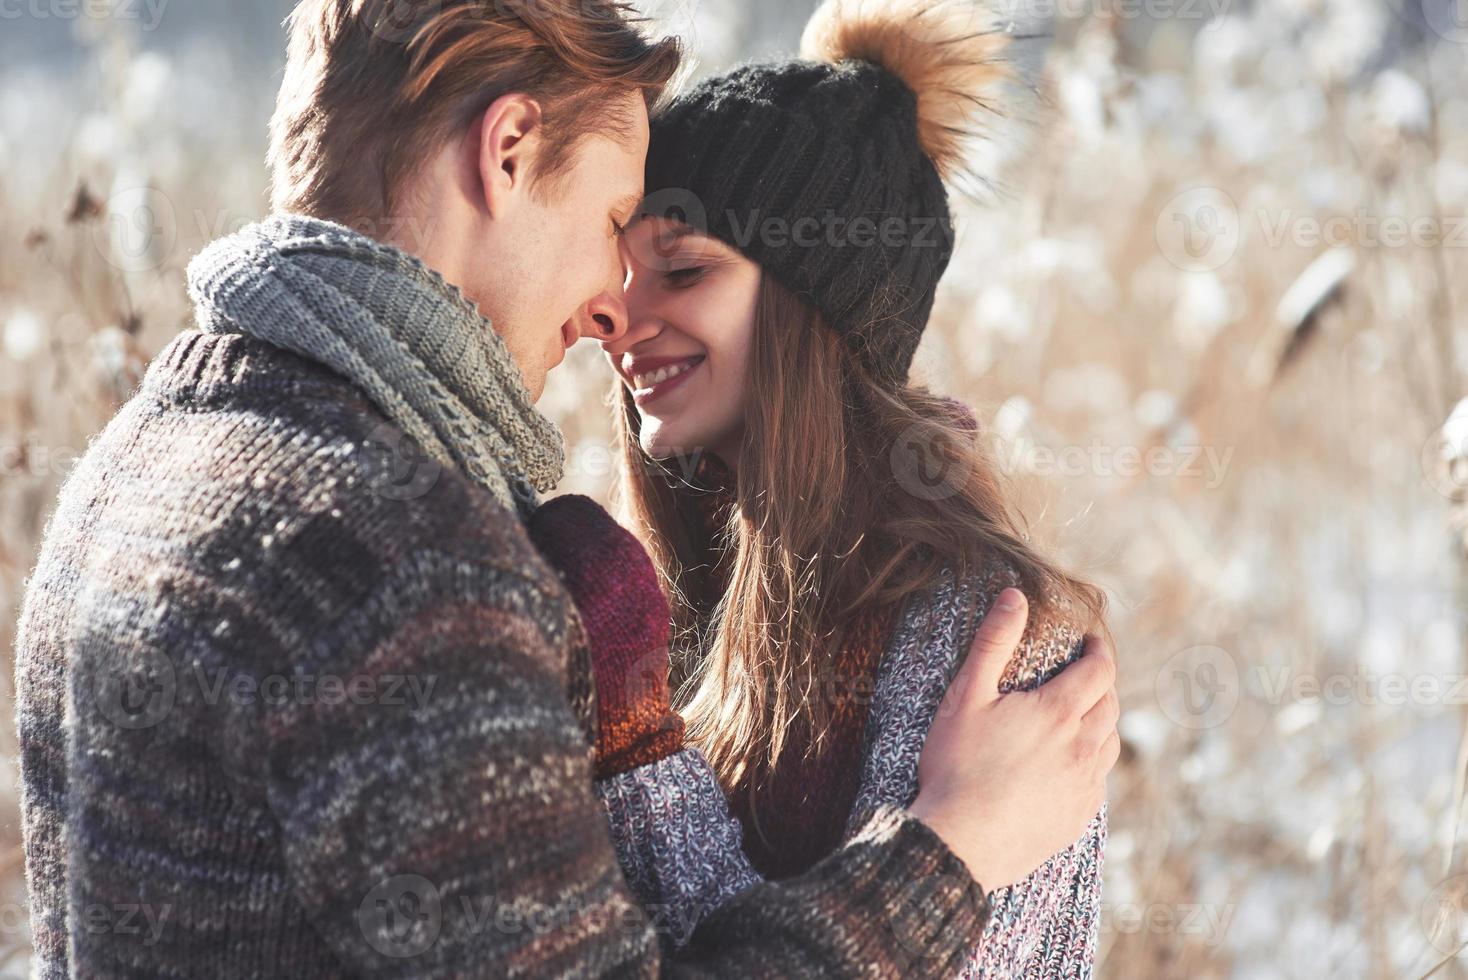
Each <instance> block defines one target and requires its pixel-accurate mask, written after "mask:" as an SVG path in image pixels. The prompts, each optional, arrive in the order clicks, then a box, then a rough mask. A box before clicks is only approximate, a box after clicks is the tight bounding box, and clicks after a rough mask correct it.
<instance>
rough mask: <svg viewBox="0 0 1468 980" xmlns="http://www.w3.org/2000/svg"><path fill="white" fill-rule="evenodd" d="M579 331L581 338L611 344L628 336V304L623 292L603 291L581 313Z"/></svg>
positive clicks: (578, 319)
mask: <svg viewBox="0 0 1468 980" xmlns="http://www.w3.org/2000/svg"><path fill="white" fill-rule="evenodd" d="M576 326H577V329H578V330H580V332H581V336H583V337H590V338H591V339H592V340H600V341H601V342H602V343H606V344H610V343H615V342H616V341H618V340H621V339H622V338H623V337H625V336H626V335H627V303H626V301H625V300H624V299H623V298H622V291H621V290H620V289H619V290H617V291H616V292H612V291H611V290H605V291H603V292H602V293H601V294H600V295H599V296H597V297H596V298H595V299H593V300H592V301H591V302H590V303H587V304H586V307H585V308H584V309H583V310H582V311H581V315H580V316H579V317H577V324H576Z"/></svg>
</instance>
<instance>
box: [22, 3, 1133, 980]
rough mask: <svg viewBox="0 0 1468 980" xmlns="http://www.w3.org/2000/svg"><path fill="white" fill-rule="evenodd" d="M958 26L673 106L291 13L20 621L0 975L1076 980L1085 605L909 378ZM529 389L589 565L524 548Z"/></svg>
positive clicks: (545, 26)
mask: <svg viewBox="0 0 1468 980" xmlns="http://www.w3.org/2000/svg"><path fill="white" fill-rule="evenodd" d="M985 16H986V15H985V12H984V11H983V10H982V9H980V8H977V7H975V6H974V5H972V4H968V3H959V2H954V0H862V2H856V0H843V2H838V0H828V2H827V4H826V5H824V6H822V7H821V8H820V9H819V10H818V11H817V12H816V13H815V15H814V16H813V19H812V21H811V23H810V24H809V25H808V28H807V30H806V33H805V37H804V39H803V41H802V51H801V57H800V58H798V59H792V60H786V61H779V62H768V63H762V64H756V65H747V66H742V67H740V68H736V69H734V70H733V71H731V72H729V73H728V74H725V75H722V76H719V77H715V78H711V79H708V80H706V81H704V82H702V83H700V84H699V85H697V86H695V87H693V88H691V89H690V90H688V91H686V92H684V93H682V94H678V95H672V94H671V93H669V92H668V91H667V89H668V88H669V87H670V85H671V80H672V79H673V78H674V76H675V74H676V72H677V70H678V67H679V60H680V54H679V50H678V47H677V45H676V43H675V42H672V41H668V40H664V41H657V42H654V41H650V40H648V39H647V38H646V37H645V36H644V35H643V34H642V33H640V31H639V29H638V27H637V25H636V24H635V23H634V22H633V21H632V20H631V19H630V18H629V17H628V16H627V15H626V12H625V11H624V10H623V9H622V7H621V6H620V5H618V4H615V3H611V2H603V0H493V2H491V0H422V2H401V0H399V2H390V0H304V2H302V3H300V4H299V5H298V6H297V8H296V9H295V11H294V13H293V14H292V16H291V19H290V22H289V25H290V47H289V53H288V61H287V67H286V73H285V78H284V83H283V85H282V88H281V93H280V99H279V103H278V106H277V111H276V115H275V118H274V120H273V122H272V149H271V164H272V168H273V173H272V177H273V206H274V213H273V214H272V215H271V216H270V217H269V218H267V219H266V220H264V221H262V222H260V223H259V224H256V225H252V226H250V227H248V228H246V229H244V230H242V231H241V232H239V233H237V234H235V235H232V236H230V237H228V238H225V239H221V240H220V241H217V242H215V243H213V244H212V245H210V246H209V247H208V248H206V249H205V250H204V251H203V252H202V253H201V254H200V255H199V256H198V257H196V258H195V260H194V261H193V262H192V263H191V265H190V269H189V290H190V295H191V297H192V298H193V300H194V303H195V306H196V324H195V327H194V328H193V329H189V330H186V331H184V332H183V333H182V334H180V335H179V336H178V337H177V338H176V339H175V340H174V341H172V342H171V343H170V344H169V345H168V346H167V347H166V348H165V349H164V350H163V351H162V352H161V353H160V354H159V355H158V356H157V357H156V358H155V359H154V361H153V363H152V364H151V365H150V367H149V369H148V372H147V375H146V377H145V379H144V381H143V382H142V384H141V386H140V389H139V390H138V392H137V393H136V394H135V396H134V397H133V398H132V399H131V400H130V401H129V402H128V403H127V405H126V406H125V407H124V408H123V409H122V410H121V412H120V413H119V414H118V416H117V417H116V418H115V419H114V420H113V421H112V423H111V424H110V425H109V426H108V427H107V428H106V430H105V431H104V432H103V433H102V434H101V435H100V436H99V437H98V438H97V439H96V440H95V442H94V443H93V445H92V446H91V448H90V449H89V451H88V452H87V454H86V456H85V457H84V459H83V461H82V463H81V464H80V465H79V466H78V467H77V469H76V471H75V472H74V473H73V475H72V476H71V477H70V478H69V479H68V481H67V483H66V485H65V487H64V488H63V491H62V494H61V497H60V500H59V502H58V506H57V509H56V512H55V514H54V516H53V517H52V519H51V523H50V525H49V527H48V530H47V533H46V538H45V542H44V544H43V548H42V552H41V556H40V559H39V562H38V564H37V567H36V569H35V572H34V574H33V575H32V577H31V578H30V580H29V582H28V590H27V596H26V603H25V608H24V612H23V615H22V620H21V626H20V632H19V640H18V658H17V661H18V662H17V673H18V677H17V682H18V708H17V711H18V720H19V725H20V733H21V745H22V774H23V816H24V824H25V827H24V829H25V844H26V862H27V877H28V882H29V886H30V893H31V916H32V932H33V935H34V940H35V959H34V972H35V974H36V975H37V976H39V977H46V978H51V977H73V976H76V977H80V976H86V977H92V976H104V977H112V976H117V977H221V978H233V977H339V976H363V977H368V976H371V977H499V976H509V975H519V976H530V977H540V976H562V975H565V976H592V975H603V974H618V975H622V974H629V975H656V974H662V973H666V974H669V975H687V976H705V975H707V976H741V977H742V976H768V977H782V978H783V977H804V976H808V977H818V976H820V977H824V976H838V977H840V976H882V977H907V976H918V977H921V976H934V977H941V976H984V977H1009V976H1024V977H1047V978H1048V977H1084V976H1089V975H1090V974H1091V971H1092V967H1093V962H1094V957H1095V944H1096V939H1097V933H1098V928H1099V904H1100V872H1101V858H1102V852H1103V849H1104V844H1105V839H1106V813H1105V777H1106V774H1107V772H1108V771H1109V770H1110V769H1111V767H1112V765H1113V764H1114V762H1115V759H1116V756H1117V750H1118V741H1117V736H1116V732H1115V727H1116V720H1117V713H1118V708H1117V702H1116V695H1115V690H1114V676H1115V669H1114V663H1113V658H1112V654H1111V652H1110V649H1109V646H1108V644H1107V643H1106V642H1105V641H1104V639H1101V638H1100V637H1099V636H1098V635H1096V634H1104V623H1103V620H1102V602H1101V598H1100V594H1099V593H1098V592H1097V590H1096V589H1095V588H1094V587H1092V586H1090V585H1088V584H1086V583H1085V582H1082V581H1080V580H1078V579H1076V578H1074V577H1073V576H1071V575H1069V574H1067V573H1066V572H1064V571H1063V570H1062V569H1061V568H1059V567H1058V566H1057V565H1056V564H1055V563H1054V562H1052V561H1051V560H1050V559H1048V558H1047V557H1046V556H1044V555H1043V554H1041V553H1039V552H1038V551H1037V550H1035V549H1034V548H1033V547H1032V546H1031V545H1030V544H1028V543H1027V542H1026V540H1025V537H1024V536H1023V534H1022V532H1021V530H1020V528H1019V526H1018V524H1017V521H1016V519H1015V517H1014V516H1013V515H1012V512H1011V509H1010V507H1009V504H1008V502H1007V500H1006V499H1005V497H1004V495H1003V491H1002V488H1001V486H1000V484H999V482H998V480H997V478H996V468H995V467H994V465H993V463H992V462H991V461H990V460H989V458H988V457H987V455H986V454H985V452H984V451H983V448H982V440H981V439H980V436H979V433H978V425H977V422H976V420H975V418H974V416H973V414H972V413H971V412H969V411H968V410H967V409H966V408H965V407H964V406H962V405H960V404H958V403H956V402H953V401H951V400H947V399H943V398H940V397H938V396H936V395H934V394H932V393H930V392H929V391H927V390H925V389H924V388H922V387H920V386H919V385H917V384H915V383H914V382H912V381H911V380H910V379H909V370H910V366H911V363H912V359H913V354H914V351H915V350H916V348H917V345H918V342H919V339H920V337H921V335H922V332H923V329H924V326H925V324H926V321H927V318H928V314H929V311H930V309H931V307H932V303H933V296H934V291H935V289H936V286H937V283H938V280H939V278H940V277H941V275H942V274H943V271H944V269H945V267H946V265H947V263H948V259H949V257H950V254H951V251H952V243H953V228H952V223H951V219H950V216H949V205H948V190H947V188H948V187H950V186H953V185H954V184H955V183H957V182H959V181H961V180H962V179H964V177H965V176H966V175H968V174H969V173H970V168H971V163H970V161H969V160H968V159H967V156H966V153H967V149H968V147H969V146H970V144H971V141H972V139H973V138H974V137H975V136H979V135H982V131H981V130H979V129H977V127H980V126H981V125H982V124H983V122H984V116H985V114H986V113H993V112H995V111H998V112H1001V113H1002V112H1003V108H1004V105H1003V92H1004V88H1005V85H1006V84H1008V82H1009V81H1010V79H1009V73H1008V70H1007V68H1006V62H1005V47H1004V42H1005V38H1006V35H1005V33H1004V29H1003V25H1002V24H1000V23H998V22H994V21H987V20H985V19H984V17H985ZM771 219H773V220H774V221H777V222H779V224H780V226H781V227H780V229H779V233H775V230H774V229H773V226H772V225H771V224H770V221H771ZM751 228H754V229H757V230H756V231H755V232H754V233H753V234H751V233H750V232H749V230H750V229H751ZM404 229H411V233H409V232H407V231H405V230H404ZM582 338H589V339H592V340H593V341H595V342H597V343H599V344H600V345H601V346H602V348H603V350H604V351H605V353H606V356H607V359H608V361H609V364H610V368H611V372H610V373H611V374H613V375H614V377H615V380H614V408H613V411H614V413H615V417H616V426H617V432H618V438H619V439H620V441H621V449H622V453H623V461H624V464H625V466H624V485H623V491H624V493H623V496H624V499H625V504H626V511H627V513H626V520H627V524H628V526H629V527H630V528H631V529H632V530H631V531H629V530H626V529H624V527H623V525H621V524H619V523H618V522H616V521H615V520H614V519H613V518H612V517H610V516H609V515H608V514H607V513H606V512H605V511H603V510H602V509H601V508H600V507H599V506H598V505H596V504H595V503H593V502H592V501H590V500H588V499H586V498H584V497H576V496H569V497H554V498H550V499H545V496H544V495H546V494H548V493H549V492H550V491H552V490H553V489H554V488H555V486H556V484H557V482H558V481H559V479H560V476H561V472H562V466H563V443H562V440H561V436H560V434H559V432H558V431H557V430H556V428H555V427H554V426H553V425H552V424H551V423H550V422H549V421H548V420H547V419H546V418H545V417H544V416H543V415H541V414H540V413H539V412H537V411H536V409H535V407H534V403H535V401H536V400H537V398H538V397H539V396H540V394H541V392H542V390H543V388H544V384H545V380H546V376H547V374H548V373H549V372H550V371H551V370H553V369H554V368H555V367H556V366H558V365H559V364H560V362H561V361H562V359H563V358H564V356H565V352H566V350H567V349H568V348H569V347H570V346H571V345H572V344H573V343H575V342H577V341H578V340H580V339H582ZM405 462H407V463H411V464H412V465H411V466H410V467H409V468H408V479H407V480H406V481H405V480H404V479H403V477H404V467H405ZM933 466H936V467H937V468H938V469H937V472H938V473H939V474H940V478H939V479H937V480H936V481H935V480H933V479H929V478H928V477H930V476H931V475H932V473H933V469H932V467H933ZM634 531H635V533H633V532H634ZM199 677H208V678H215V679H223V680H224V681H225V682H226V683H225V684H223V685H220V684H214V683H207V684H206V683H199V682H198V681H197V678H199ZM404 678H407V679H408V680H410V681H413V683H412V684H410V685H407V687H408V689H411V690H414V691H418V692H420V693H421V695H422V696H421V697H415V698H402V697H389V696H386V694H385V692H387V691H389V690H398V689H399V688H401V687H402V686H403V685H400V684H397V683H396V682H397V681H399V680H402V679H404ZM326 679H331V681H332V683H331V684H330V685H328V684H325V683H323V682H324V680H326ZM281 681H294V682H295V683H278V682H281ZM273 682H275V683H273ZM221 692H223V693H221ZM129 909H131V910H133V911H137V910H139V909H141V910H143V911H144V912H145V913H147V914H146V919H147V921H149V922H151V923H153V924H154V927H153V928H151V929H150V930H148V931H147V932H146V933H142V932H140V931H139V930H135V929H129V928H126V927H125V924H124V921H125V920H124V914H125V913H126V911H127V910H129Z"/></svg>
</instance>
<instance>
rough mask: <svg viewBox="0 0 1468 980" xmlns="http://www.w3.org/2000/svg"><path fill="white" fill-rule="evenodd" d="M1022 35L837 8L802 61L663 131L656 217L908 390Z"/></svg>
mask: <svg viewBox="0 0 1468 980" xmlns="http://www.w3.org/2000/svg"><path fill="white" fill-rule="evenodd" d="M1009 41H1010V35H1009V33H1008V31H1007V29H1006V26H1005V25H1004V24H1003V23H1002V22H1001V21H1000V19H999V18H998V16H997V15H996V14H995V13H994V12H993V10H992V8H990V7H988V6H986V5H985V4H984V3H982V2H976V0H826V2H825V3H824V4H822V6H821V7H820V8H818V9H817V10H816V12H815V13H814V14H813V15H812V17H811V20H810V22H809V24H808V25H807V26H806V30H805V33H804V37H803V39H802V42H801V54H802V57H801V58H800V59H796V60H788V61H777V62H765V63H755V64H747V65H742V66H740V67H737V68H735V69H733V70H731V71H729V72H727V73H726V74H723V75H719V76H717V77H714V78H709V79H705V80H704V81H703V82H701V83H699V84H698V85H696V86H695V87H694V88H693V89H691V90H690V91H688V92H687V93H685V94H683V95H682V96H680V97H678V98H677V99H675V100H674V101H673V102H671V103H670V104H669V105H668V106H667V107H666V108H665V109H663V110H662V111H660V112H659V113H657V114H656V116H655V117H654V119H653V120H652V138H651V144H650V146H649V151H648V160H647V174H646V189H647V192H648V193H647V197H646V199H645V200H644V202H643V207H642V211H643V212H644V213H647V214H654V215H658V216H663V217H673V218H677V219H679V220H681V221H683V222H685V223H687V224H690V225H693V226H694V227H696V228H698V229H699V230H701V231H705V232H707V233H709V234H711V235H713V236H715V237H717V238H719V239H721V240H722V241H724V242H726V243H728V244H730V245H732V246H733V247H735V248H737V249H739V250H740V251H742V252H743V253H744V254H745V255H747V256H749V257H750V258H751V259H753V260H754V261H755V262H757V263H759V264H760V265H761V266H762V267H763V268H764V270H765V271H766V272H767V273H768V274H770V275H772V276H774V277H775V278H776V280H777V281H779V282H781V283H782V284H783V285H785V286H786V287H787V288H789V289H791V290H793V291H794V292H796V293H798V294H800V295H802V296H804V297H805V298H806V299H807V300H808V301H809V302H811V303H812V304H813V305H814V306H815V307H816V308H817V309H818V310H819V311H820V313H821V314H822V318H823V319H824V320H825V322H826V323H827V324H828V325H829V326H830V327H831V328H833V329H835V330H836V331H837V332H839V333H840V334H841V336H842V337H843V338H844V339H845V340H846V342H847V343H848V344H849V345H850V346H851V347H852V348H853V349H854V350H855V351H856V352H857V353H858V355H859V356H860V357H861V359H862V361H863V363H864V364H865V365H866V366H867V368H868V370H870V371H871V372H872V373H873V374H874V375H875V376H877V377H878V378H880V379H882V380H884V381H886V382H888V383H890V384H893V385H899V384H902V383H904V382H905V381H906V380H907V376H908V372H909V370H910V368H911V365H912V358H913V354H914V353H915V352H916V350H917V346H918V341H919V339H920V338H921V336H922V331H923V328H924V327H925V326H926V325H927V320H928V315H929V313H930V312H931V310H932V306H933V297H934V294H935V292H936V290H937V285H938V280H939V278H940V277H941V276H942V274H943V271H944V269H946V268H947V265H948V261H949V258H950V257H951V256H952V253H953V225H952V217H951V215H950V212H949V207H948V186H945V182H946V184H947V185H949V186H959V185H960V184H961V183H962V182H963V181H965V180H972V179H977V180H979V181H984V180H985V175H983V174H980V173H975V172H974V169H973V166H972V164H971V162H970V159H969V154H968V150H969V149H970V148H971V147H973V146H974V145H975V143H976V142H979V141H983V140H985V139H989V140H992V139H996V138H997V134H998V130H999V125H1000V124H1001V123H1002V122H1003V121H1004V120H1005V118H1006V117H1007V116H1008V113H1007V112H1006V111H1005V110H1006V107H1005V104H1004V102H1005V98H1006V95H1007V91H1008V89H1009V86H1010V85H1011V83H1012V81H1013V72H1012V71H1011V66H1010V64H1009V62H1008V60H1007V59H1006V57H1005V52H1006V49H1007V45H1008V44H1009Z"/></svg>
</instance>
